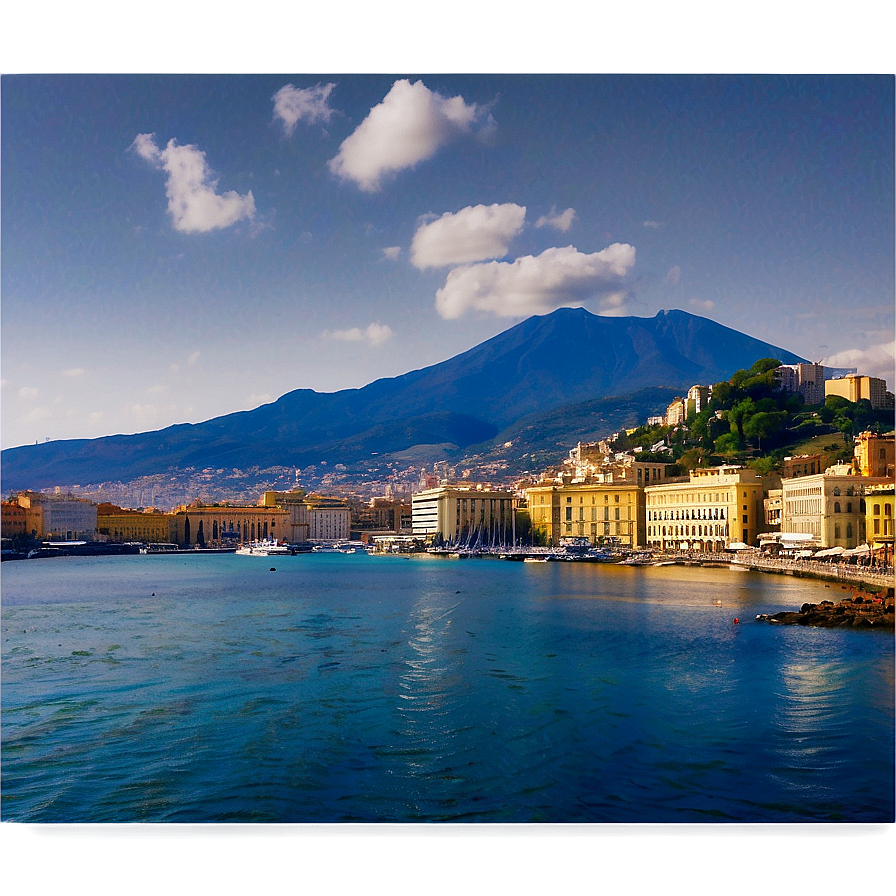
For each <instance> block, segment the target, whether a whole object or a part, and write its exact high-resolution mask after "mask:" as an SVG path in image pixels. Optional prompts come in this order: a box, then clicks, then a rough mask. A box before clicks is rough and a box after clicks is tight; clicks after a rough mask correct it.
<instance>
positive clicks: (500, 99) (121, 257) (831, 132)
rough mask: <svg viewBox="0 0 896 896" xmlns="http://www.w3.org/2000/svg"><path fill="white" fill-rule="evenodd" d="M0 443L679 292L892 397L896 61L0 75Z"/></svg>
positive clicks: (276, 390) (247, 401)
mask: <svg viewBox="0 0 896 896" xmlns="http://www.w3.org/2000/svg"><path fill="white" fill-rule="evenodd" d="M0 86H2V156H0V160H2V274H0V288H2V318H0V319H2V445H3V447H4V448H6V447H12V446H16V445H23V444H33V443H34V442H37V441H45V440H47V439H70V438H94V437H98V436H103V435H110V434H114V433H132V432H140V431H145V430H150V429H159V428H162V427H164V426H167V425H170V424H173V423H182V422H199V421H202V420H206V419H209V418H211V417H214V416H217V415H220V414H225V413H230V412H233V411H238V410H247V409H250V408H253V407H257V406H258V405H260V404H263V403H266V402H269V401H273V400H275V399H276V398H278V397H279V396H280V395H282V394H284V393H286V392H288V391H291V390H293V389H298V388H310V389H314V390H317V391H326V392H329V391H336V390H339V389H345V388H358V387H362V386H364V385H365V384H367V383H369V382H371V381H373V380H375V379H377V378H380V377H390V376H395V375H399V374H402V373H405V372H407V371H409V370H413V369H416V368H419V367H424V366H427V365H430V364H434V363H437V362H439V361H442V360H445V359H447V358H449V357H452V356H454V355H456V354H458V353H460V352H462V351H465V350H467V349H469V348H471V347H472V346H474V345H476V344H478V343H480V342H482V341H484V340H485V339H488V338H490V337H492V336H494V335H496V334H497V333H499V332H501V331H503V330H505V329H507V328H508V327H510V326H512V325H514V324H516V323H518V322H520V321H521V320H524V319H525V318H526V317H528V316H530V315H532V314H545V313H548V312H550V311H552V310H554V309H555V308H558V307H562V306H567V305H575V306H578V305H581V306H583V307H585V308H587V309H588V310H590V311H592V312H594V313H597V314H607V315H636V316H640V317H652V316H653V315H655V314H656V313H657V311H659V310H661V309H672V308H679V309H682V310H684V311H688V312H691V313H693V314H699V315H703V316H706V317H709V318H712V319H713V320H716V321H718V322H719V323H722V324H724V325H726V326H729V327H733V328H735V329H738V330H741V331H743V332H745V333H748V334H750V335H752V336H755V337H757V338H760V339H763V340H766V341H768V342H771V343H772V344H775V345H779V346H781V347H782V348H785V349H788V350H791V351H794V352H796V353H798V354H800V355H802V356H803V357H806V358H808V359H811V360H822V359H825V360H826V361H827V362H828V363H830V364H831V365H832V366H851V367H857V368H859V371H860V372H861V373H868V374H872V375H876V376H883V377H884V378H885V379H887V381H888V387H889V388H891V389H892V388H893V380H894V375H893V327H894V314H893V311H894V303H893V296H894V248H893V247H894V214H893V194H894V180H893V156H894V141H893V131H894V118H893V100H894V92H893V78H892V76H888V75H882V76H881V75H877V76H864V77H863V76H849V75H828V76H824V75H822V76H806V75H783V76H764V75H749V76H735V75H674V74H672V75H655V76H647V75H637V74H632V75H575V74H567V75H549V74H535V75H522V74H517V75H499V74H483V75H460V74H431V73H427V72H425V71H424V72H418V71H399V72H395V73H389V74H373V75H367V74H363V73H353V74H339V73H337V72H327V71H322V72H319V73H315V74H296V73H289V72H285V73H283V74H263V75H220V76H219V75H88V74H53V75H39V74H22V75H4V76H3V77H2V82H0Z"/></svg>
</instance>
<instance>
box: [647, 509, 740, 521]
mask: <svg viewBox="0 0 896 896" xmlns="http://www.w3.org/2000/svg"><path fill="white" fill-rule="evenodd" d="M647 519H648V520H723V519H725V508H724V507H703V508H699V509H694V510H691V509H690V508H686V509H685V510H648V511H647Z"/></svg>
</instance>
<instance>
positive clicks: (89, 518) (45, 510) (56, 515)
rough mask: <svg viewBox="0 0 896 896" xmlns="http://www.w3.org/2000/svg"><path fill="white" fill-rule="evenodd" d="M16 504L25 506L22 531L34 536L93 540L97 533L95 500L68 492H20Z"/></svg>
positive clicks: (65, 539) (64, 539)
mask: <svg viewBox="0 0 896 896" xmlns="http://www.w3.org/2000/svg"><path fill="white" fill-rule="evenodd" d="M17 503H18V505H19V507H22V508H23V509H24V510H25V532H26V534H28V535H32V536H34V537H35V538H52V539H59V540H61V541H92V540H93V538H94V536H95V535H96V504H94V503H93V502H92V501H87V500H85V499H83V498H75V497H72V496H71V495H45V494H42V493H41V492H22V493H21V494H20V495H19V496H18V498H17Z"/></svg>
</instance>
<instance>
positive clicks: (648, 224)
mask: <svg viewBox="0 0 896 896" xmlns="http://www.w3.org/2000/svg"><path fill="white" fill-rule="evenodd" d="M644 226H645V227H647V228H649V229H650V230H659V228H660V227H662V226H663V222H662V221H645V222H644Z"/></svg>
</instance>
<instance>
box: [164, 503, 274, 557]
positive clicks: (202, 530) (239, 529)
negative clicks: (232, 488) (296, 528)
mask: <svg viewBox="0 0 896 896" xmlns="http://www.w3.org/2000/svg"><path fill="white" fill-rule="evenodd" d="M172 516H173V518H174V520H173V524H172V529H171V535H172V538H173V540H174V541H175V542H176V543H177V544H179V545H182V546H184V547H192V546H193V545H199V546H200V547H202V546H207V547H218V546H221V547H226V546H229V545H235V544H238V543H241V542H247V541H258V540H260V539H263V538H273V539H276V540H278V541H289V540H290V539H289V526H288V522H289V516H290V514H289V511H287V510H282V509H281V508H279V507H262V506H258V505H254V506H252V505H249V506H243V505H237V504H202V503H200V502H198V501H197V502H196V503H194V504H190V505H189V506H187V505H182V506H181V507H179V508H178V509H177V510H176V511H175V512H174V514H173V515H172Z"/></svg>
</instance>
